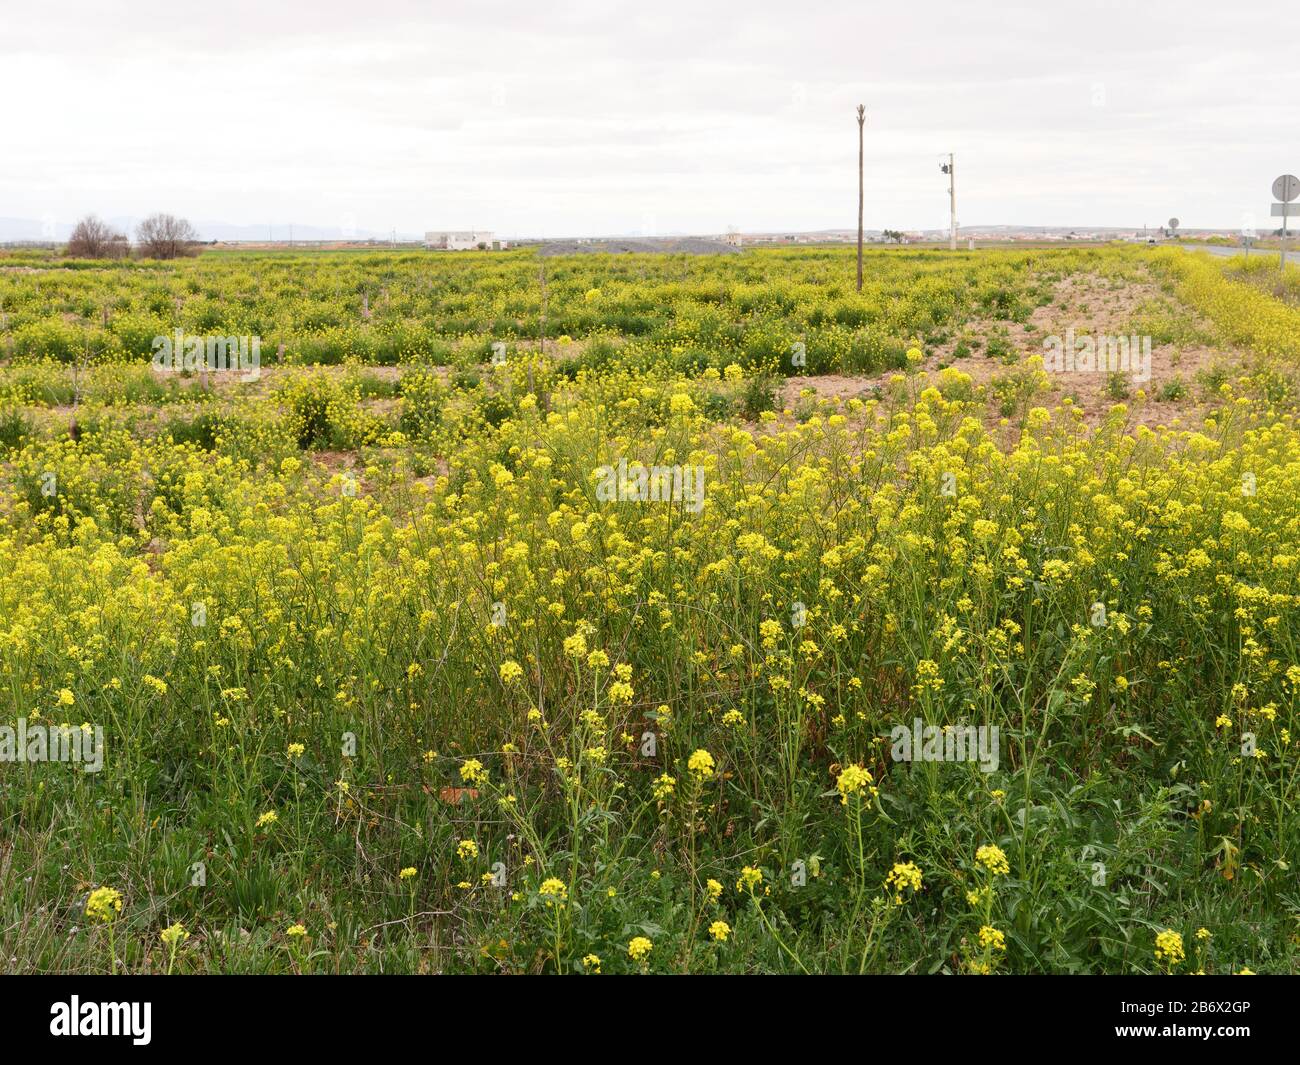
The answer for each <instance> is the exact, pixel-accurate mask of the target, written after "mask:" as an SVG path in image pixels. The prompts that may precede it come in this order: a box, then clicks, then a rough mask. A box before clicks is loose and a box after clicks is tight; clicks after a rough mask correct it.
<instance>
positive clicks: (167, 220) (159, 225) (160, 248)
mask: <svg viewBox="0 0 1300 1065" xmlns="http://www.w3.org/2000/svg"><path fill="white" fill-rule="evenodd" d="M198 239H199V234H198V230H196V229H195V228H194V227H193V226H192V225H190V224H189V222H187V221H186V220H185V219H184V218H177V217H176V216H175V215H170V214H153V215H150V216H149V217H148V218H146V219H145V220H144V221H143V222H141V223H140V225H139V227H138V228H137V229H136V231H135V240H136V243H137V244H138V245H139V246H140V254H141V255H142V256H143V257H144V258H146V259H176V258H179V257H180V256H182V255H197V254H198V253H199V250H198V248H197V247H196V245H197V243H198Z"/></svg>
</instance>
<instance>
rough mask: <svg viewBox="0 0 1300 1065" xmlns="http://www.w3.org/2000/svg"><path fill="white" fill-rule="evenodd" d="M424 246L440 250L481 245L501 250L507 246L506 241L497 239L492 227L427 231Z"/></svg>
mask: <svg viewBox="0 0 1300 1065" xmlns="http://www.w3.org/2000/svg"><path fill="white" fill-rule="evenodd" d="M424 246H425V247H426V248H435V249H437V250H438V251H472V250H474V249H475V248H480V247H481V248H488V249H490V250H492V251H500V250H501V249H502V248H504V247H506V242H505V241H504V240H497V239H496V238H495V237H494V236H493V235H492V231H491V230H490V229H456V230H445V229H444V230H430V231H429V232H428V233H426V234H425V235H424Z"/></svg>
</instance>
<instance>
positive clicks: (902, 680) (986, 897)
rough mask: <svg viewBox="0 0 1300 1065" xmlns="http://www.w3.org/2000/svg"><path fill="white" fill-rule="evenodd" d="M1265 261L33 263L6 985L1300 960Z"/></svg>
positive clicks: (1296, 356)
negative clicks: (237, 363)
mask: <svg viewBox="0 0 1300 1065" xmlns="http://www.w3.org/2000/svg"><path fill="white" fill-rule="evenodd" d="M1259 262H1262V260H1261V259H1259V258H1257V259H1256V263H1259ZM543 263H544V266H543ZM1256 263H1249V264H1230V263H1220V262H1214V261H1211V260H1209V259H1208V258H1205V257H1202V256H1197V255H1191V254H1187V253H1185V252H1183V251H1181V250H1178V249H1173V250H1164V251H1159V252H1151V251H1148V250H1146V249H1145V248H1143V249H1125V248H1102V249H1072V250H1061V251H1050V250H1049V251H1042V250H1036V251H983V252H979V253H973V254H972V253H959V254H949V253H940V252H907V251H904V250H898V251H887V252H886V251H882V252H873V253H871V254H869V255H868V259H867V278H868V281H867V284H866V285H865V286H864V289H863V291H862V293H860V294H859V293H856V292H855V291H854V290H853V282H852V277H853V268H852V258H851V253H850V252H849V250H847V249H772V250H754V251H748V252H746V253H744V254H742V255H734V256H722V257H698V258H696V257H688V256H621V257H609V256H581V257H573V258H559V259H551V260H539V259H538V258H536V257H535V256H534V255H533V254H532V253H531V252H529V251H519V252H510V253H505V254H501V255H495V254H486V253H483V254H477V255H475V254H467V255H458V254H444V255H428V254H423V255H421V254H378V253H373V254H372V253H365V254H353V253H317V254H305V255H304V254H296V255H277V254H260V255H259V254H222V253H217V254H212V253H210V254H205V255H204V256H202V257H200V258H198V259H196V260H188V261H179V262H176V263H150V262H120V263H113V264H108V265H105V264H102V263H99V264H92V263H85V262H75V261H65V260H59V259H54V258H50V257H48V256H45V255H42V254H36V253H25V254H17V255H12V256H9V257H7V258H0V356H2V357H3V363H2V364H0V463H2V464H0V572H3V574H4V578H3V580H2V581H0V957H2V958H3V959H4V963H3V964H4V968H5V969H7V970H10V971H19V972H35V971H40V972H48V971H62V972H110V971H112V972H170V973H200V972H316V973H334V972H431V973H432V972H474V973H497V972H508V973H542V972H546V973H550V972H562V973H572V974H587V975H594V974H600V973H604V974H614V973H637V972H658V973H670V972H693V973H701V972H734V973H742V972H753V973H765V972H796V973H797V972H828V971H829V972H853V973H857V972H871V973H933V972H951V973H967V974H988V973H1080V972H1087V973H1153V972H1160V973H1175V974H1178V973H1190V972H1199V971H1204V972H1207V973H1238V972H1259V973H1266V972H1269V973H1283V972H1296V971H1298V970H1300V888H1298V887H1297V885H1298V883H1300V881H1298V880H1297V868H1298V865H1297V863H1300V773H1298V772H1297V769H1298V758H1300V719H1298V718H1297V705H1298V702H1300V428H1298V427H1297V424H1296V409H1297V392H1296V374H1297V369H1296V368H1297V365H1300V362H1298V360H1300V307H1298V306H1297V301H1296V293H1297V291H1300V286H1297V285H1296V283H1295V279H1294V277H1291V278H1281V279H1279V278H1278V276H1277V272H1276V270H1274V271H1273V272H1272V273H1271V274H1265V273H1264V272H1263V271H1262V269H1260V268H1258V267H1257V266H1256ZM1081 278H1083V279H1091V280H1090V281H1089V284H1094V286H1095V287H1094V288H1093V289H1092V290H1090V291H1092V292H1093V293H1094V295H1093V296H1090V297H1089V301H1090V302H1089V304H1088V305H1087V306H1084V305H1082V304H1077V303H1076V304H1074V305H1071V306H1063V305H1061V304H1060V302H1059V301H1060V294H1061V293H1062V292H1069V291H1075V289H1074V288H1071V286H1073V285H1076V283H1077V282H1078V280H1079V279H1081ZM1134 291H1141V292H1142V293H1144V296H1143V299H1142V300H1141V301H1140V305H1138V306H1135V309H1134V311H1133V316H1132V327H1133V329H1134V330H1135V331H1143V332H1146V333H1148V334H1155V337H1154V339H1155V341H1156V343H1157V346H1158V348H1159V350H1160V352H1162V354H1161V355H1160V358H1162V359H1165V360H1166V361H1167V362H1168V364H1169V365H1170V366H1174V367H1181V370H1180V371H1179V373H1178V374H1177V375H1176V376H1169V377H1167V378H1165V379H1163V380H1161V379H1156V380H1154V381H1153V382H1151V383H1144V382H1133V381H1125V380H1120V379H1118V378H1117V377H1116V375H1111V376H1110V377H1109V378H1107V379H1106V381H1105V387H1104V389H1103V392H1104V396H1105V403H1104V405H1102V406H1097V405H1096V404H1094V405H1093V406H1092V407H1091V408H1088V407H1087V405H1086V404H1085V403H1083V402H1082V401H1081V399H1080V397H1079V396H1077V395H1076V394H1075V384H1074V383H1073V382H1067V381H1062V380H1059V379H1057V378H1054V377H1052V376H1051V375H1049V374H1048V373H1047V372H1046V370H1045V368H1044V364H1043V362H1042V358H1041V352H1040V349H1039V348H1037V347H1033V348H1029V347H1026V344H1027V341H1026V340H1025V338H1026V337H1029V336H1031V335H1033V336H1035V337H1036V336H1037V334H1036V333H1033V332H1032V331H1033V330H1034V329H1035V328H1037V325H1036V323H1041V322H1042V321H1044V320H1045V319H1043V317H1042V316H1043V315H1045V314H1048V313H1054V314H1056V315H1057V318H1056V319H1053V320H1054V321H1063V320H1065V319H1067V318H1068V319H1070V320H1071V321H1073V322H1075V323H1077V325H1078V327H1079V328H1080V329H1083V330H1086V329H1087V328H1088V323H1089V321H1090V320H1091V319H1090V316H1091V315H1095V314H1097V313H1100V312H1101V310H1102V309H1103V308H1105V307H1107V306H1112V305H1117V301H1120V300H1121V298H1122V297H1123V296H1124V294H1125V293H1132V292H1134ZM1098 293H1099V294H1098ZM1053 307H1056V310H1055V311H1053ZM177 330H182V331H183V332H184V333H185V334H187V335H192V336H206V335H220V336H227V335H229V336H246V337H247V336H254V337H257V338H259V339H260V345H261V366H260V371H259V372H258V373H255V374H250V375H243V376H241V375H239V374H233V373H229V372H224V373H223V372H216V373H213V374H211V375H209V374H205V373H199V372H194V371H192V370H186V369H184V368H182V369H181V370H179V371H176V372H169V371H166V370H164V371H159V370H157V369H155V368H154V367H153V366H151V362H150V360H151V353H152V352H153V351H154V350H155V344H154V340H155V338H157V337H160V336H161V337H170V336H172V335H173V334H174V333H175V332H176V331H177ZM1027 330H1028V332H1027ZM1008 338H1010V339H1008ZM1161 365H1162V366H1163V365H1165V363H1161ZM1171 372H1172V371H1171ZM246 377H247V379H246ZM791 378H794V379H795V381H794V382H793V384H792V383H791V382H790V380H789V379H791ZM69 751H72V752H73V755H69V754H68V752H69ZM60 754H62V755H64V756H65V757H60Z"/></svg>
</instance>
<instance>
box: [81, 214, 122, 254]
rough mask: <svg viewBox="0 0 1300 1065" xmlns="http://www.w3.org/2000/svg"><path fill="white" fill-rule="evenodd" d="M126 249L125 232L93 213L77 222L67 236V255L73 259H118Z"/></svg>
mask: <svg viewBox="0 0 1300 1065" xmlns="http://www.w3.org/2000/svg"><path fill="white" fill-rule="evenodd" d="M126 251H127V240H126V234H125V233H119V232H118V231H117V230H116V229H114V228H113V227H112V226H110V225H109V224H108V223H107V222H103V221H101V220H100V219H98V218H96V217H95V216H94V215H93V214H88V215H86V217H85V218H83V219H82V220H81V221H80V222H78V223H77V224H76V226H75V227H74V228H73V230H72V235H71V236H70V237H69V238H68V250H67V255H68V256H69V257H70V258H73V259H119V258H121V257H122V256H123V255H125V254H126Z"/></svg>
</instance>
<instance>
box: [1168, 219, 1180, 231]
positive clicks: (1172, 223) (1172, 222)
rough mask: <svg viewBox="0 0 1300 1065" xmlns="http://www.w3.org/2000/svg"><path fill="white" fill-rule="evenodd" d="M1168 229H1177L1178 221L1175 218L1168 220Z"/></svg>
mask: <svg viewBox="0 0 1300 1065" xmlns="http://www.w3.org/2000/svg"><path fill="white" fill-rule="evenodd" d="M1169 228H1170V229H1177V228H1178V219H1177V218H1171V219H1169Z"/></svg>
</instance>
